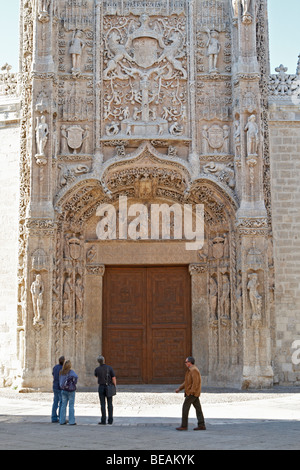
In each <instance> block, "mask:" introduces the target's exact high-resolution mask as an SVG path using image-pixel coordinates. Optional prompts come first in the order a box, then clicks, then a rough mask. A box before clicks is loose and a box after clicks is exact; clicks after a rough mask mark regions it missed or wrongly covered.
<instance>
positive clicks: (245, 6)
mask: <svg viewBox="0 0 300 470" xmlns="http://www.w3.org/2000/svg"><path fill="white" fill-rule="evenodd" d="M250 5H251V0H242V7H243V16H249V15H250V11H249V10H250Z"/></svg>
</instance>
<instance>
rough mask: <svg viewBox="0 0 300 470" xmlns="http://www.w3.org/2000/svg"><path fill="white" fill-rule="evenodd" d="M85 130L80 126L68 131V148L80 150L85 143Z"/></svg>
mask: <svg viewBox="0 0 300 470" xmlns="http://www.w3.org/2000/svg"><path fill="white" fill-rule="evenodd" d="M83 135H84V130H83V129H82V128H81V127H80V126H71V127H69V128H68V129H67V139H68V146H69V147H70V148H71V149H73V150H75V151H76V150H79V149H80V147H81V146H82V142H83Z"/></svg>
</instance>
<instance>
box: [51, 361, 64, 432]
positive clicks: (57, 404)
mask: <svg viewBox="0 0 300 470" xmlns="http://www.w3.org/2000/svg"><path fill="white" fill-rule="evenodd" d="M64 362H65V358H64V356H61V357H60V358H59V359H58V364H57V365H56V366H54V367H53V371H52V375H53V394H54V397H53V405H52V416H51V422H52V423H58V422H59V414H60V409H61V388H60V386H59V373H60V371H61V370H62V367H63V365H64ZM57 409H58V414H57Z"/></svg>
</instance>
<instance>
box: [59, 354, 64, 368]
mask: <svg viewBox="0 0 300 470" xmlns="http://www.w3.org/2000/svg"><path fill="white" fill-rule="evenodd" d="M58 362H59V364H60V365H61V366H63V365H64V362H65V356H60V358H59V359H58Z"/></svg>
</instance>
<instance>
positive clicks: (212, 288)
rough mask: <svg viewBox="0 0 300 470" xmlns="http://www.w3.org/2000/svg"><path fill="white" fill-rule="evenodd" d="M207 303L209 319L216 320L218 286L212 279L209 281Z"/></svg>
mask: <svg viewBox="0 0 300 470" xmlns="http://www.w3.org/2000/svg"><path fill="white" fill-rule="evenodd" d="M209 301H210V312H211V318H212V320H217V319H218V316H217V303H218V284H217V281H216V280H215V279H214V278H213V277H211V278H210V279H209Z"/></svg>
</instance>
